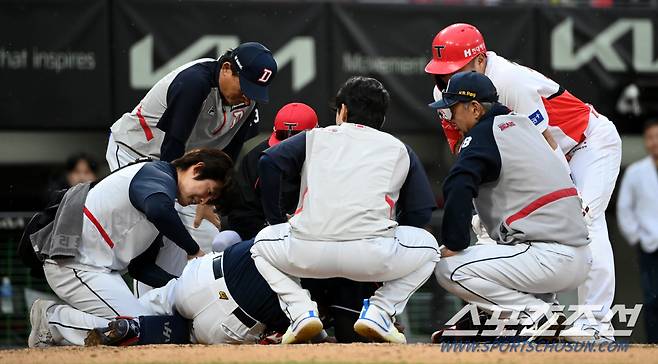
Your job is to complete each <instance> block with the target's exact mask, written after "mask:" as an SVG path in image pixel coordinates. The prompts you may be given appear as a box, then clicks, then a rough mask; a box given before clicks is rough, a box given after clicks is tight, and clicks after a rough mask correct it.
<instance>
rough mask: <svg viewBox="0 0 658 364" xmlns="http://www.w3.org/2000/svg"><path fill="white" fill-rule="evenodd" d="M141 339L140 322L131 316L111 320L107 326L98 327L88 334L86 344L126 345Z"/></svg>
mask: <svg viewBox="0 0 658 364" xmlns="http://www.w3.org/2000/svg"><path fill="white" fill-rule="evenodd" d="M137 340H139V324H138V323H137V321H135V320H133V319H129V318H118V319H116V320H113V321H110V323H109V324H107V327H98V328H95V329H93V330H91V331H89V334H87V337H86V338H85V346H98V345H113V346H126V345H130V344H133V343H135V342H136V341H137Z"/></svg>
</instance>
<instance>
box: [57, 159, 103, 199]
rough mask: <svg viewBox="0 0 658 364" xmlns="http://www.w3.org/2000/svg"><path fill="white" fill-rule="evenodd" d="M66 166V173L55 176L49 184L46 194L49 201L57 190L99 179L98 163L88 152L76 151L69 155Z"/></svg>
mask: <svg viewBox="0 0 658 364" xmlns="http://www.w3.org/2000/svg"><path fill="white" fill-rule="evenodd" d="M64 168H65V169H64V173H62V174H60V175H58V176H56V177H55V178H53V179H52V180H51V181H50V183H49V184H48V194H47V196H46V197H47V200H48V201H50V200H51V197H52V194H53V193H54V192H55V191H58V190H61V189H64V188H69V187H71V186H75V185H77V184H78V183H83V182H92V181H96V180H97V179H98V174H97V173H98V164H97V163H96V160H94V159H93V158H92V157H91V156H90V155H88V154H86V153H76V154H73V155H71V156H69V157H68V158H67V159H66V162H65V165H64Z"/></svg>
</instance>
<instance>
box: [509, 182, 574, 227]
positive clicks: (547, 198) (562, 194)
mask: <svg viewBox="0 0 658 364" xmlns="http://www.w3.org/2000/svg"><path fill="white" fill-rule="evenodd" d="M572 196H578V191H577V190H576V189H575V188H574V187H571V188H564V189H561V190H557V191H553V192H551V193H549V194H546V195H544V196H542V197H540V198H538V199H536V200H534V201H532V202H531V203H530V204H529V205H527V206H526V207H524V208H522V209H521V210H520V211H519V212H517V213H515V214H514V215H512V216H510V217H508V218H507V219H506V220H505V223H506V224H507V225H508V226H509V225H511V224H512V223H513V222H514V221H516V220H519V219H523V218H524V217H526V216H528V215H530V214H531V213H533V212H535V210H537V209H539V208H541V207H544V206H545V205H548V204H549V203H551V202H555V201H557V200H560V199H563V198H566V197H572Z"/></svg>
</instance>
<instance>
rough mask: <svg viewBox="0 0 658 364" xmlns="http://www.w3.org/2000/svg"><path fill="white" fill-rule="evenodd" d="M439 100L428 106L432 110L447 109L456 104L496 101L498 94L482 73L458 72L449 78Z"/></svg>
mask: <svg viewBox="0 0 658 364" xmlns="http://www.w3.org/2000/svg"><path fill="white" fill-rule="evenodd" d="M441 96H442V98H441V100H438V101H436V102H433V103H431V104H429V106H430V107H431V108H433V109H447V108H449V107H451V106H452V105H454V104H456V103H458V102H469V101H472V100H475V101H479V102H496V101H498V92H497V91H496V87H495V86H494V84H493V82H491V80H490V79H489V77H487V76H486V75H484V74H482V73H478V72H475V71H467V72H459V73H456V74H455V75H454V76H452V77H450V80H449V81H448V86H447V87H446V89H445V90H444V91H442V93H441Z"/></svg>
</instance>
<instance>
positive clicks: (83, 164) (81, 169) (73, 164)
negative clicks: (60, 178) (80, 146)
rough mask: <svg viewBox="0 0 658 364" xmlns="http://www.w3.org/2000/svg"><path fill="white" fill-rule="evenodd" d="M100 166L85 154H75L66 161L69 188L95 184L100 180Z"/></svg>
mask: <svg viewBox="0 0 658 364" xmlns="http://www.w3.org/2000/svg"><path fill="white" fill-rule="evenodd" d="M97 172H98V164H96V161H95V160H94V159H93V158H92V157H90V156H89V155H87V154H85V153H79V154H74V155H72V156H70V157H69V158H68V159H67V160H66V182H67V183H68V186H67V187H71V186H75V185H77V184H78V183H84V182H93V181H95V180H96V179H98V176H97V175H96V173H97Z"/></svg>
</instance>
